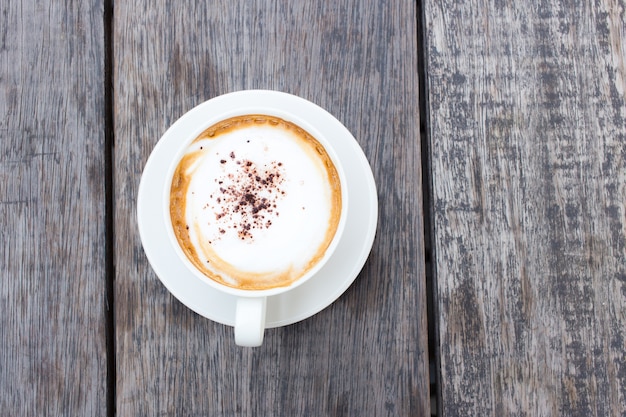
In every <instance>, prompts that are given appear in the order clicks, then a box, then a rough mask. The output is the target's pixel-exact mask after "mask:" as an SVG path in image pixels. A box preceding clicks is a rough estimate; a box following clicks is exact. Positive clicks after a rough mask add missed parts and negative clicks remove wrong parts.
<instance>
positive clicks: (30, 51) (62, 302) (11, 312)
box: [0, 0, 107, 416]
mask: <svg viewBox="0 0 626 417" xmlns="http://www.w3.org/2000/svg"><path fill="white" fill-rule="evenodd" d="M103 33H104V32H103V20H102V2H99V1H90V2H81V3H75V4H71V5H67V4H65V3H58V2H52V3H48V2H37V1H23V0H22V1H14V0H8V1H7V0H4V1H3V2H2V3H1V6H0V241H1V242H2V248H1V249H0V271H1V272H0V312H1V313H0V387H1V393H0V410H2V411H1V412H2V414H3V415H7V416H8V415H10V416H45V415H50V416H60V415H74V416H104V415H106V376H107V375H106V372H107V367H106V348H105V346H106V343H105V334H106V333H105V317H106V312H105V288H106V285H105V284H106V277H105V275H106V274H105V224H104V218H105V189H104V183H103V181H104V180H103V176H104V172H105V169H104V167H105V153H104V107H103V103H104V94H103V86H104V71H103V69H104V59H103V58H104V47H103V44H104V37H103Z"/></svg>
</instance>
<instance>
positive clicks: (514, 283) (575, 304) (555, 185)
mask: <svg viewBox="0 0 626 417" xmlns="http://www.w3.org/2000/svg"><path fill="white" fill-rule="evenodd" d="M425 6H426V7H425V18H426V40H427V56H428V72H427V74H428V91H429V114H430V128H429V135H430V147H431V156H432V177H433V181H432V183H433V206H434V228H435V241H436V247H435V251H436V268H437V280H438V294H437V296H438V306H437V307H438V310H439V348H440V357H441V359H440V362H441V396H442V399H441V403H442V406H443V410H442V411H443V413H442V415H444V416H477V415H480V416H509V415H515V416H520V415H523V416H526V415H527V416H553V415H567V416H621V415H624V414H625V413H626V367H625V364H626V357H625V355H626V342H625V340H626V339H625V337H626V261H625V255H626V217H625V216H626V175H625V172H626V101H625V97H626V96H625V90H624V88H625V86H626V65H625V63H626V43H625V42H624V39H626V22H625V15H624V10H625V9H626V4H625V3H624V1H619V0H598V1H594V2H581V3H576V4H575V5H574V4H569V3H567V2H560V1H556V0H545V1H540V2H534V3H532V4H528V3H524V2H514V1H509V0H484V1H470V2H455V1H427V2H426V5H425Z"/></svg>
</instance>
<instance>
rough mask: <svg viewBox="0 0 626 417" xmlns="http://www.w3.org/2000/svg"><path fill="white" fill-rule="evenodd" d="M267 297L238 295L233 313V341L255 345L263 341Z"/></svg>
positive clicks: (238, 343) (243, 344)
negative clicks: (235, 309)
mask: <svg viewBox="0 0 626 417" xmlns="http://www.w3.org/2000/svg"><path fill="white" fill-rule="evenodd" d="M266 305H267V297H240V298H238V299H237V311H236V313H235V343H236V344H237V345H239V346H245V347H255V346H261V344H262V343H263V334H264V333H265V309H266Z"/></svg>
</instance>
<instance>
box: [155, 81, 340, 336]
mask: <svg viewBox="0 0 626 417" xmlns="http://www.w3.org/2000/svg"><path fill="white" fill-rule="evenodd" d="M240 93H241V94H244V95H245V94H247V93H249V92H246V91H242V92H240ZM232 94H237V93H231V95H232ZM272 94H274V95H275V94H285V93H277V92H272ZM201 105H202V104H201ZM201 105H200V106H201ZM191 111H193V109H192V110H190V112H191ZM248 114H262V115H263V114H264V115H268V116H275V117H279V118H281V119H283V120H287V121H289V122H291V123H294V124H296V125H298V126H299V127H301V128H302V129H304V130H305V131H307V132H308V133H309V134H310V135H311V136H313V137H314V138H315V139H316V140H317V141H318V142H319V143H320V144H321V145H322V146H324V148H325V150H326V152H327V154H328V155H329V157H330V158H331V160H332V162H333V164H334V165H335V168H336V170H337V173H338V175H339V180H340V182H341V199H342V205H341V215H340V219H339V224H338V226H337V230H336V232H335V235H334V237H333V239H332V241H331V243H330V245H329V247H328V248H327V249H326V251H325V253H324V256H323V257H322V259H320V260H319V261H318V262H317V263H316V264H315V265H314V266H313V267H312V268H311V269H309V270H308V271H307V272H306V273H305V274H304V275H302V276H301V277H300V278H299V279H297V280H296V281H294V282H293V283H291V284H290V285H288V286H283V287H275V288H270V289H263V290H247V289H239V288H234V287H230V286H227V285H223V284H221V283H219V282H217V281H214V280H213V279H211V278H209V277H207V276H206V275H204V274H203V273H202V272H201V271H200V270H198V269H197V268H196V267H195V266H194V264H193V263H192V262H191V261H190V260H189V258H188V257H187V255H185V253H184V252H183V250H182V248H181V247H180V245H179V243H178V240H177V238H176V236H175V233H174V230H173V226H172V221H171V219H170V186H171V183H172V177H173V175H174V171H175V170H176V167H177V166H178V163H179V161H180V159H181V158H182V157H183V155H184V153H185V150H186V149H187V147H188V146H189V144H190V143H191V142H193V141H194V140H195V139H196V138H197V137H198V136H199V135H200V134H201V133H202V132H203V131H204V130H205V129H207V128H208V127H210V126H212V125H214V124H216V123H218V122H220V121H222V120H225V119H228V118H231V117H235V116H242V115H248ZM176 123H197V126H189V127H191V128H190V129H185V130H186V131H189V132H194V133H193V134H190V135H189V136H188V137H181V138H180V146H179V147H178V151H177V153H176V154H174V155H172V159H171V162H170V165H169V167H168V168H167V169H168V171H167V176H166V181H165V187H164V189H163V200H162V201H163V212H164V213H165V218H164V222H165V227H166V230H167V235H168V239H169V241H170V244H171V245H172V247H173V248H174V251H175V252H176V254H177V256H178V257H179V258H180V260H181V262H182V263H183V264H184V265H185V267H186V268H187V269H188V270H189V272H190V273H191V274H193V276H194V277H196V278H197V279H198V280H200V281H201V282H203V283H205V284H206V285H210V286H211V287H213V288H214V289H217V290H218V291H220V292H222V293H224V294H228V295H231V296H235V297H236V298H237V302H236V313H235V343H236V344H237V345H239V346H248V347H253V346H260V345H261V344H262V343H263V336H264V331H265V316H266V308H267V298H268V297H271V296H275V295H278V294H282V293H286V292H288V291H290V290H292V289H294V288H295V287H297V286H299V285H301V284H303V283H304V282H306V281H308V280H309V279H310V278H312V277H313V276H315V274H317V273H318V271H319V270H320V269H321V268H322V267H323V266H324V264H325V263H326V262H327V261H328V259H329V258H330V257H331V256H332V255H333V252H334V251H335V249H336V247H337V245H338V243H339V241H340V239H341V237H342V234H343V231H344V229H345V224H346V220H347V219H346V217H347V213H348V189H347V185H348V183H347V180H346V176H345V173H344V168H343V167H342V164H341V161H340V159H339V158H338V157H337V153H336V151H335V150H334V149H333V143H332V138H328V137H325V136H323V135H322V134H320V133H319V131H318V130H317V129H316V128H315V126H313V125H311V124H310V123H309V122H307V120H306V118H305V117H302V115H298V114H294V113H290V112H289V111H288V110H285V109H284V108H276V107H273V106H271V105H268V106H252V107H249V106H246V105H245V103H242V107H241V108H239V109H237V110H235V111H233V110H227V111H224V112H219V111H217V112H215V114H212V115H211V116H209V117H207V118H206V119H204V120H202V122H201V123H198V122H197V120H196V119H195V118H186V117H185V116H184V115H183V116H182V117H181V118H180V119H179V120H178V121H177V122H176Z"/></svg>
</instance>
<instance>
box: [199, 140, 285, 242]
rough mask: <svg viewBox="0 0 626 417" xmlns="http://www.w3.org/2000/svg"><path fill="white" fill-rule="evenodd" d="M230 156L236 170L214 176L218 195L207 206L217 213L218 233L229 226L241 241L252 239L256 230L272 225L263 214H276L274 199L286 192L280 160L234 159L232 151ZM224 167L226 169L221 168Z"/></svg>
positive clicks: (225, 161) (276, 200) (225, 231)
mask: <svg viewBox="0 0 626 417" xmlns="http://www.w3.org/2000/svg"><path fill="white" fill-rule="evenodd" d="M229 156H230V158H231V159H232V160H234V162H235V164H236V166H237V168H236V169H237V170H236V171H234V172H230V173H226V172H224V175H223V176H221V177H219V178H216V179H215V181H216V182H217V183H218V184H219V185H220V187H219V192H220V193H221V194H220V196H219V197H214V195H213V194H211V195H210V196H209V198H210V201H209V203H208V205H209V206H210V207H211V208H212V210H213V211H214V212H215V213H216V215H215V221H216V223H217V224H218V225H219V228H218V231H219V233H220V234H221V235H223V234H225V233H227V229H228V230H233V231H234V232H236V233H237V236H238V238H239V239H241V240H252V239H254V232H255V231H258V230H262V229H268V228H270V227H271V226H272V221H271V220H266V217H265V215H266V214H271V215H273V216H277V215H278V213H277V212H276V211H275V208H276V207H277V202H278V200H280V199H282V198H283V196H284V195H285V190H284V189H283V188H282V184H283V183H284V179H283V178H282V177H281V174H282V170H283V168H282V166H283V163H282V162H280V161H273V162H271V163H269V164H266V165H263V166H257V164H255V163H254V162H253V161H251V160H248V159H245V158H242V159H236V156H235V152H230V154H229ZM227 162H228V161H227V160H226V159H221V160H220V163H221V164H222V165H224V164H226V163H227ZM231 167H232V166H231ZM224 170H228V168H226V167H224ZM228 233H230V232H228Z"/></svg>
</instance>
